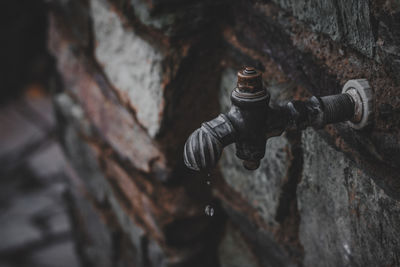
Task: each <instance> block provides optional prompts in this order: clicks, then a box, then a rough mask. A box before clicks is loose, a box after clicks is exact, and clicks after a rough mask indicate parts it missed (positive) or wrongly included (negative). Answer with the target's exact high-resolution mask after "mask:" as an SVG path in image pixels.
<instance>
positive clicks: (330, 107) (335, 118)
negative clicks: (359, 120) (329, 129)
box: [320, 94, 354, 124]
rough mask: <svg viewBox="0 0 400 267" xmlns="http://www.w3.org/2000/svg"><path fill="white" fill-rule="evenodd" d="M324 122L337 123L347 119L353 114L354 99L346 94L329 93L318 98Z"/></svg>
mask: <svg viewBox="0 0 400 267" xmlns="http://www.w3.org/2000/svg"><path fill="white" fill-rule="evenodd" d="M320 100H321V103H322V106H323V112H324V123H325V124H329V123H337V122H342V121H347V120H350V119H352V118H353V116H354V101H353V99H352V98H351V97H350V96H349V95H348V94H339V95H330V96H324V97H321V98H320Z"/></svg>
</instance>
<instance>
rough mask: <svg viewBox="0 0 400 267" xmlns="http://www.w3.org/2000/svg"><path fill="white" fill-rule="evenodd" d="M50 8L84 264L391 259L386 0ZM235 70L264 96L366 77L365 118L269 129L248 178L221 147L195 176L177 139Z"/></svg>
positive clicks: (214, 108)
mask: <svg viewBox="0 0 400 267" xmlns="http://www.w3.org/2000/svg"><path fill="white" fill-rule="evenodd" d="M50 5H51V8H50V9H51V12H50V14H49V18H48V24H49V30H48V35H49V40H48V48H49V51H50V52H51V53H52V55H53V56H54V58H55V60H56V65H57V70H58V74H57V75H56V76H55V77H54V82H53V87H55V88H54V90H55V91H57V94H56V95H55V102H56V103H57V109H58V117H59V122H60V123H59V124H60V129H61V130H60V132H61V135H62V140H63V143H64V149H65V151H66V152H67V154H68V155H69V158H70V160H71V162H72V163H73V165H74V167H75V169H76V173H77V175H76V177H75V178H74V179H71V201H72V202H73V207H74V208H73V214H74V220H75V228H76V232H77V233H79V234H78V236H79V240H80V242H79V246H80V251H81V254H82V255H83V256H84V258H85V261H86V262H87V263H88V264H91V265H92V266H146V267H147V266H227V267H228V266H229V267H236V266H238V267H239V266H359V265H366V266H397V265H400V250H399V246H400V238H399V237H398V232H399V231H400V215H399V211H400V202H399V198H400V179H399V175H398V174H399V167H398V165H399V158H400V157H399V155H400V145H399V139H400V131H399V128H400V99H399V96H400V95H399V86H400V80H399V76H398V73H399V70H400V23H399V21H400V3H399V2H398V1H396V0H392V1H390V0H387V1H383V0H371V1H361V0H358V1H357V0H351V1H338V0H329V1H322V0H312V1H291V0H285V1H283V0H281V1H279V0H274V1H235V2H234V3H232V2H229V1H215V0H214V1H208V0H205V1H193V0H190V1H181V0H174V1H172V0H164V1H161V0H148V1H144V0H132V1H127V0H91V1H78V0H69V1H60V2H55V3H54V2H53V3H51V4H50ZM242 65H252V66H255V67H257V68H258V69H260V70H262V71H263V72H264V74H263V79H264V81H265V82H266V83H267V84H268V90H269V92H270V93H271V97H272V100H271V101H272V102H271V105H274V104H277V103H281V102H284V101H286V100H287V99H303V98H304V97H307V96H309V95H311V94H314V95H320V96H322V95H328V94H333V93H338V92H340V90H341V87H342V86H343V84H344V83H345V82H346V81H347V80H348V79H354V78H367V79H368V80H369V82H370V84H371V85H372V87H373V88H374V89H375V94H376V101H375V121H374V126H373V127H372V128H370V129H367V130H363V131H355V130H352V129H351V128H349V127H348V126H347V125H346V124H337V125H334V126H327V127H325V129H323V130H320V131H315V130H313V129H308V130H306V131H304V132H288V133H286V134H284V135H282V136H280V137H276V138H272V139H270V140H269V141H268V143H267V152H266V157H265V158H264V160H263V161H262V163H261V167H260V168H259V169H258V170H257V171H254V172H250V171H246V170H244V169H243V168H242V166H241V162H240V161H239V160H238V159H237V158H236V157H235V156H234V149H233V148H232V147H228V148H226V149H225V152H224V154H223V156H222V159H221V161H220V163H219V166H218V167H217V168H216V169H215V170H213V171H212V172H211V173H210V176H207V174H196V173H193V172H190V171H189V170H187V169H186V168H185V167H184V166H183V162H182V149H183V144H184V142H185V140H186V138H187V137H188V136H189V134H190V133H191V132H192V131H193V130H194V129H196V128H197V127H199V125H200V123H201V122H202V121H205V120H209V119H211V118H213V117H215V116H216V115H217V114H218V113H220V112H221V111H226V109H227V108H228V107H229V92H230V91H231V90H232V89H233V88H234V86H235V82H236V78H235V72H236V70H237V69H239V68H240V67H241V66H242ZM207 180H209V181H210V184H208V183H207V182H206V181H207ZM206 205H212V207H213V208H214V210H215V214H214V216H206V215H205V214H204V208H205V207H206Z"/></svg>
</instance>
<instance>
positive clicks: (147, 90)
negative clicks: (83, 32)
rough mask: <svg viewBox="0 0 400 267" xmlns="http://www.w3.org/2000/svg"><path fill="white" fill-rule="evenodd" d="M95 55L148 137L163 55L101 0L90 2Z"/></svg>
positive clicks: (159, 108) (155, 122)
mask: <svg viewBox="0 0 400 267" xmlns="http://www.w3.org/2000/svg"><path fill="white" fill-rule="evenodd" d="M91 8H92V9H91V14H92V18H93V29H94V36H95V39H96V44H97V45H96V49H95V54H96V58H97V60H98V61H99V62H100V64H101V65H102V66H103V69H104V72H105V73H106V75H107V77H108V79H109V80H110V81H111V83H112V84H113V85H114V86H115V87H116V88H117V90H119V91H120V92H121V93H122V94H123V95H124V96H126V97H127V98H128V99H129V102H130V104H131V105H132V106H133V107H134V109H135V111H136V113H137V118H138V120H139V121H140V123H141V124H142V125H143V126H145V127H146V128H147V130H148V132H149V134H150V135H151V136H154V135H155V134H156V133H157V132H158V130H159V127H160V122H161V118H160V116H161V114H162V112H163V109H164V101H163V84H162V83H163V77H162V73H163V67H162V64H163V58H164V57H163V54H162V53H161V52H160V51H159V50H157V49H155V48H154V47H153V46H152V45H151V44H149V43H147V42H146V41H144V40H143V39H141V38H140V37H139V36H138V35H137V34H135V33H134V32H133V31H132V29H131V28H129V27H125V26H124V24H123V22H122V21H121V17H120V16H119V15H118V14H117V13H115V12H114V11H113V9H112V8H111V7H110V6H109V5H108V4H107V3H106V2H105V1H98V0H93V1H91Z"/></svg>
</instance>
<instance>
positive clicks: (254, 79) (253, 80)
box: [237, 67, 263, 93]
mask: <svg viewBox="0 0 400 267" xmlns="http://www.w3.org/2000/svg"><path fill="white" fill-rule="evenodd" d="M237 76H238V81H237V88H238V89H239V91H241V92H243V93H257V92H260V91H263V85H262V78H261V72H260V71H258V70H256V69H255V68H253V67H244V68H243V69H242V70H240V71H239V72H238V74H237Z"/></svg>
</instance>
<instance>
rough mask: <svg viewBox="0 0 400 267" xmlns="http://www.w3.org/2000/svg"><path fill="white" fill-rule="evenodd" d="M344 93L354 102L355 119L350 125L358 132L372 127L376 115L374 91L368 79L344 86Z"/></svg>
mask: <svg viewBox="0 0 400 267" xmlns="http://www.w3.org/2000/svg"><path fill="white" fill-rule="evenodd" d="M342 93H346V94H348V95H349V96H350V97H351V98H352V99H353V101H354V104H355V107H354V117H353V118H352V119H351V120H350V121H348V124H349V125H350V126H351V127H352V128H354V129H357V130H360V129H362V128H365V127H367V126H368V125H371V124H372V122H373V115H374V91H373V89H372V88H371V86H370V85H369V83H368V81H367V80H366V79H357V80H349V81H347V82H346V84H345V85H344V86H343V90H342Z"/></svg>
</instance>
